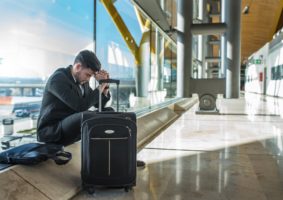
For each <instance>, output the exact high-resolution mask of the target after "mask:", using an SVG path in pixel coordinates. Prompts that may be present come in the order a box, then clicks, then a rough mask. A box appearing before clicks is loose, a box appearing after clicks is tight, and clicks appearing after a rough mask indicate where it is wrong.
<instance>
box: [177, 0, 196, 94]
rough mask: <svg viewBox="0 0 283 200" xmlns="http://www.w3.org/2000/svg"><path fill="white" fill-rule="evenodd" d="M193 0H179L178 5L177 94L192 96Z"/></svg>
mask: <svg viewBox="0 0 283 200" xmlns="http://www.w3.org/2000/svg"><path fill="white" fill-rule="evenodd" d="M192 15H193V1H188V0H179V1H178V7H177V96H178V97H189V96H190V79H191V73H192V70H191V69H192V38H193V37H192V33H191V25H192Z"/></svg>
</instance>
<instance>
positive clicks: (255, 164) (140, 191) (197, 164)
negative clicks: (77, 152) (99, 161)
mask: <svg viewBox="0 0 283 200" xmlns="http://www.w3.org/2000/svg"><path fill="white" fill-rule="evenodd" d="M282 103H283V100H278V99H275V98H271V97H269V98H263V97H261V96H258V95H252V94H249V95H246V97H245V98H240V99H220V100H219V101H218V108H219V109H220V113H222V114H221V115H196V114H195V110H196V107H194V108H193V109H191V110H190V111H188V112H186V113H185V114H183V115H182V116H181V117H180V118H179V119H178V120H177V121H176V122H175V123H174V124H173V125H171V126H170V127H169V128H167V129H166V130H165V131H164V132H163V133H162V134H161V135H159V136H158V137H157V138H155V139H154V140H153V141H152V142H151V143H150V144H148V145H147V146H146V147H145V148H144V149H143V150H142V151H141V152H140V153H139V154H138V158H139V159H141V160H144V161H145V162H146V163H147V166H146V168H145V169H139V170H138V173H137V186H136V187H135V188H134V189H133V190H132V191H130V192H128V193H126V192H124V191H123V190H121V189H100V190H97V191H96V193H95V194H94V195H89V194H87V192H84V191H82V192H81V193H79V194H78V195H77V196H76V197H74V199H75V200H82V199H93V198H94V199H107V200H109V199H115V200H116V199H117V200H118V199H119V200H120V199H121V200H122V199H123V200H126V199H141V200H147V199H153V200H157V199H160V200H167V199H168V200H181V199H192V200H193V199H205V200H234V199H235V200H265V199H270V200H277V199H278V200H282V199H283V123H282V122H283V119H282V117H281V114H280V113H282V111H281V110H282V109H283V105H282ZM282 116H283V115H282Z"/></svg>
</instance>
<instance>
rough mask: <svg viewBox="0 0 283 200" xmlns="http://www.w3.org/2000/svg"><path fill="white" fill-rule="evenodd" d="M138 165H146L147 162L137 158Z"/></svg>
mask: <svg viewBox="0 0 283 200" xmlns="http://www.w3.org/2000/svg"><path fill="white" fill-rule="evenodd" d="M137 167H145V162H144V161H142V160H137Z"/></svg>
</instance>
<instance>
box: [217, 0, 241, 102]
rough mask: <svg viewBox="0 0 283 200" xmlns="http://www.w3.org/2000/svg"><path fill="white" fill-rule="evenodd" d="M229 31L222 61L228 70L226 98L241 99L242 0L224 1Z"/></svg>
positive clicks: (225, 35)
mask: <svg viewBox="0 0 283 200" xmlns="http://www.w3.org/2000/svg"><path fill="white" fill-rule="evenodd" d="M222 3H223V6H222V9H224V11H223V12H222V13H224V15H225V21H226V23H227V26H228V29H227V32H226V34H224V40H223V42H224V44H222V45H223V46H224V51H225V52H223V53H222V54H224V55H225V57H223V58H222V59H225V60H224V61H222V63H223V64H225V68H226V98H239V95H240V65H241V63H240V62H241V58H240V55H241V4H242V0H237V1H235V0H225V1H222Z"/></svg>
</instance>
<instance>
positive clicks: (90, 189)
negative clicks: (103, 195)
mask: <svg viewBox="0 0 283 200" xmlns="http://www.w3.org/2000/svg"><path fill="white" fill-rule="evenodd" d="M86 190H87V192H88V193H89V194H94V193H95V189H94V187H87V188H86Z"/></svg>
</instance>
